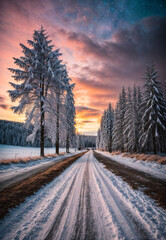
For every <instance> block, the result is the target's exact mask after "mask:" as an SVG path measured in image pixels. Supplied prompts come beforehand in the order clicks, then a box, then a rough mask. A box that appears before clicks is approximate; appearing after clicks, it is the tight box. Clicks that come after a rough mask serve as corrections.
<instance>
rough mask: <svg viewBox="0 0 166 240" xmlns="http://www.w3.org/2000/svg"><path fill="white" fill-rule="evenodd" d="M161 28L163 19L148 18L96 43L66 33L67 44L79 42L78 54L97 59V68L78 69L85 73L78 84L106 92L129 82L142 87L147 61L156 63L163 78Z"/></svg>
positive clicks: (165, 51) (165, 25) (165, 52)
mask: <svg viewBox="0 0 166 240" xmlns="http://www.w3.org/2000/svg"><path fill="white" fill-rule="evenodd" d="M165 29H166V17H149V18H146V19H143V20H142V21H141V22H139V23H138V24H135V25H133V26H132V27H131V28H130V29H126V30H119V31H117V32H116V34H114V36H113V40H109V41H105V42H103V43H100V44H99V43H97V42H96V41H95V40H93V39H92V38H89V37H88V36H85V35H80V34H76V33H72V34H71V33H69V34H68V39H69V40H70V41H74V42H80V43H82V45H81V47H80V49H79V50H80V51H82V54H84V55H86V56H89V57H91V59H92V60H94V61H97V60H98V65H99V66H100V67H99V66H96V63H95V64H94V66H93V67H92V66H87V67H84V68H82V70H83V72H84V73H85V74H84V75H83V74H82V77H80V78H79V79H78V81H79V82H82V83H85V84H86V85H87V86H91V87H94V88H99V89H101V90H102V89H103V90H104V89H105V90H107V89H108V87H110V88H113V89H114V90H117V89H118V88H119V87H122V85H125V86H127V85H129V84H131V83H138V84H142V76H143V75H144V72H145V68H146V66H147V64H149V63H151V62H154V63H156V67H157V68H158V69H159V71H160V75H161V79H164V78H165V77H166V68H165V63H166V44H165V43H166V31H165ZM78 48H79V45H78ZM96 59H97V60H96ZM81 72H82V71H81Z"/></svg>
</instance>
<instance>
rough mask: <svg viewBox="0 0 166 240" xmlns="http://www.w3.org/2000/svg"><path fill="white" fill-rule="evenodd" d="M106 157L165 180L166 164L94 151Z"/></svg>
mask: <svg viewBox="0 0 166 240" xmlns="http://www.w3.org/2000/svg"><path fill="white" fill-rule="evenodd" d="M96 152H98V153H100V154H102V155H104V156H106V157H109V158H111V159H112V160H114V161H117V162H119V163H121V164H124V165H127V166H129V167H131V168H134V169H137V170H138V171H142V172H145V173H148V174H150V175H152V176H153V177H156V178H159V179H162V180H165V181H166V165H162V164H159V163H155V162H146V161H141V160H137V159H136V158H129V157H122V155H121V154H120V155H112V154H111V153H109V152H103V151H96Z"/></svg>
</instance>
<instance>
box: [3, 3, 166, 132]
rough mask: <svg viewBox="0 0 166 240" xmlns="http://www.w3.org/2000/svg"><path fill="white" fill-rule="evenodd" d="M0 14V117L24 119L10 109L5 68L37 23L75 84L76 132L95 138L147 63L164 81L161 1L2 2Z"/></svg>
mask: <svg viewBox="0 0 166 240" xmlns="http://www.w3.org/2000/svg"><path fill="white" fill-rule="evenodd" d="M0 11H1V15H0V46H1V48H0V73H1V77H0V84H1V91H0V119H6V120H12V121H24V120H25V118H24V115H17V114H14V113H13V112H12V110H10V107H11V106H13V105H14V103H12V102H11V101H10V98H9V96H8V93H7V90H9V89H11V86H10V85H9V81H12V82H13V81H14V80H13V79H12V77H11V73H10V72H9V71H8V70H7V68H11V67H13V68H16V66H15V65H14V61H13V57H20V56H22V52H21V48H20V46H19V44H20V43H23V44H25V45H27V46H28V44H27V40H28V39H32V35H33V32H34V30H38V29H39V28H40V27H41V25H43V26H44V28H45V29H46V32H47V33H48V35H49V38H50V39H51V40H52V43H53V44H54V49H57V48H59V49H60V51H61V53H62V54H63V55H62V60H63V62H64V63H65V64H66V65H67V70H68V72H69V76H70V78H72V80H73V82H75V83H76V87H75V90H74V95H75V105H76V122H77V131H79V132H80V133H83V134H89V135H95V134H96V131H97V129H98V127H99V123H100V118H101V115H102V113H103V111H104V109H106V108H107V106H108V103H109V102H111V104H112V105H113V107H115V104H116V101H117V99H118V96H119V92H120V91H121V89H122V86H125V88H127V87H128V86H131V87H132V86H133V85H134V84H136V85H139V86H142V85H143V83H144V81H143V79H142V76H143V75H144V72H145V69H146V66H147V65H148V64H150V63H152V62H154V63H155V64H156V68H157V69H158V70H159V73H160V80H161V81H164V80H165V79H166V1H165V0H155V1H154V0H24V1H21V0H1V1H0Z"/></svg>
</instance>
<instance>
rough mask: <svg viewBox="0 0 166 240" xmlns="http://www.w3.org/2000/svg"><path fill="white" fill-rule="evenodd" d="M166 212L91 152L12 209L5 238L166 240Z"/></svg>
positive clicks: (2, 224) (0, 229)
mask: <svg viewBox="0 0 166 240" xmlns="http://www.w3.org/2000/svg"><path fill="white" fill-rule="evenodd" d="M165 222H166V212H165V210H163V209H162V208H160V207H157V206H156V204H155V203H154V201H153V200H151V199H150V198H149V197H147V196H145V195H144V194H143V193H142V192H139V191H134V190H132V189H131V188H130V186H129V185H128V184H127V183H126V182H124V181H123V180H122V179H121V178H120V177H118V176H115V175H114V174H113V173H111V172H110V171H108V170H106V169H105V168H104V167H103V165H102V164H101V163H99V162H98V161H97V160H96V159H95V158H94V156H93V152H92V151H90V152H88V153H86V154H85V155H84V156H82V157H81V158H79V159H78V160H77V161H76V162H75V163H73V164H72V165H71V166H70V167H69V168H67V169H66V170H65V171H64V172H63V173H62V174H61V175H60V176H59V177H57V178H56V179H55V180H54V181H52V182H51V183H49V184H48V185H46V186H45V187H43V188H42V189H40V190H39V191H38V192H37V193H36V194H35V195H33V196H31V197H29V198H27V199H26V201H25V202H24V203H22V204H21V205H20V206H18V207H17V208H14V209H12V210H10V213H9V215H7V216H6V217H5V218H4V219H3V220H1V221H0V233H1V239H4V240H6V239H19V240H21V239H39V240H42V239H56V240H58V239H63V240H70V239H101V240H104V239H108V240H110V239H129V240H132V239H151V240H153V239H155V240H156V239H160V240H162V239H165V236H166V228H165Z"/></svg>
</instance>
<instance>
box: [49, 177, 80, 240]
mask: <svg viewBox="0 0 166 240" xmlns="http://www.w3.org/2000/svg"><path fill="white" fill-rule="evenodd" d="M76 176H77V175H75V177H74V179H73V181H72V183H71V185H70V188H69V191H68V193H67V195H66V197H65V199H64V201H63V203H62V205H61V208H60V209H59V211H58V214H57V217H56V219H55V221H54V223H53V225H52V227H51V229H50V231H49V233H48V234H47V236H46V237H45V240H50V239H55V238H54V236H55V233H56V232H57V230H58V227H59V225H60V224H61V219H62V216H63V214H64V212H65V209H66V205H67V204H68V201H69V197H70V194H71V191H72V189H73V186H74V182H75V180H76Z"/></svg>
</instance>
